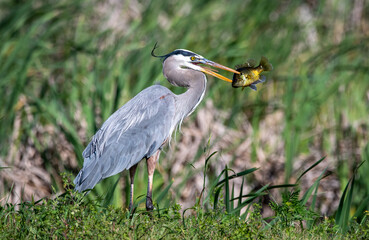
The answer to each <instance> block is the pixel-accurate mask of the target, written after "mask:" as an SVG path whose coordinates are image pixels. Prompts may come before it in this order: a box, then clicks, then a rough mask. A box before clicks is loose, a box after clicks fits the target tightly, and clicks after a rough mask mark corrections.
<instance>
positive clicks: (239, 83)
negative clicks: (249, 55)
mask: <svg viewBox="0 0 369 240" xmlns="http://www.w3.org/2000/svg"><path fill="white" fill-rule="evenodd" d="M255 66H256V62H255V60H253V59H249V60H248V61H247V62H246V63H244V64H241V65H236V66H235V69H236V71H238V72H240V74H237V73H235V74H233V80H232V87H234V88H239V87H242V90H243V89H244V88H245V87H250V88H251V89H252V90H254V91H256V90H257V88H256V84H258V83H262V82H265V79H266V78H265V76H263V75H260V74H261V73H262V72H268V71H272V70H273V66H272V64H271V63H270V62H269V61H268V59H267V58H266V57H261V60H260V63H259V65H258V66H257V67H255Z"/></svg>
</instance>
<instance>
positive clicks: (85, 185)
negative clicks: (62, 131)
mask: <svg viewBox="0 0 369 240" xmlns="http://www.w3.org/2000/svg"><path fill="white" fill-rule="evenodd" d="M163 96H165V97H163ZM174 106H175V97H174V94H173V93H172V92H171V91H170V90H169V89H167V88H165V87H163V86H160V85H155V86H151V87H149V88H146V89H145V90H143V91H142V92H140V93H139V94H137V95H136V96H135V97H134V98H132V99H131V100H130V101H128V102H127V103H126V104H125V105H123V106H122V107H121V108H120V109H118V110H117V111H116V112H115V113H114V114H113V115H111V116H110V117H109V118H108V119H107V120H106V122H105V123H104V124H103V125H102V127H101V128H100V130H99V131H98V132H97V133H96V134H95V135H94V136H93V138H92V140H91V142H90V143H89V144H88V145H87V147H86V149H85V150H84V151H83V153H82V155H83V157H84V159H85V160H84V163H83V168H82V170H81V171H80V172H79V174H78V175H77V177H76V179H75V180H74V184H75V185H76V190H78V191H84V190H86V189H91V188H93V187H94V186H95V185H96V184H97V183H98V182H100V181H101V180H102V179H104V178H107V177H110V176H112V175H115V174H117V173H119V172H121V171H123V170H125V169H129V168H131V167H132V166H133V165H135V164H137V163H138V162H139V161H140V160H141V159H143V158H148V157H150V156H151V155H153V154H154V153H155V151H156V150H157V149H159V148H160V147H161V145H162V144H163V142H164V141H165V139H166V138H168V137H169V136H170V134H171V129H170V126H172V125H173V124H174V116H175V113H174Z"/></svg>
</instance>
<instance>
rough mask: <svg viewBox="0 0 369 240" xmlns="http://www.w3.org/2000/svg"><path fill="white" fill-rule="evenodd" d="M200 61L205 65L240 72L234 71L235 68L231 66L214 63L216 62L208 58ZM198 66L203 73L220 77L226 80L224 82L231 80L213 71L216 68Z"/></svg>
mask: <svg viewBox="0 0 369 240" xmlns="http://www.w3.org/2000/svg"><path fill="white" fill-rule="evenodd" d="M201 63H202V64H206V65H208V66H211V67H216V68H220V69H223V70H226V71H228V72H233V73H236V74H241V73H240V72H238V71H236V70H234V69H232V68H229V67H226V66H223V65H221V64H219V63H216V62H213V61H210V60H207V59H203V61H202V62H201ZM200 68H201V71H202V72H203V73H207V74H209V75H211V76H214V77H216V78H219V79H221V80H223V81H226V82H232V80H231V79H229V78H226V77H224V76H222V75H220V74H219V73H216V72H214V71H216V70H213V69H211V68H207V67H200Z"/></svg>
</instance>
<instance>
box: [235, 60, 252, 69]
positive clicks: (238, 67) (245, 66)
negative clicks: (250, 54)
mask: <svg viewBox="0 0 369 240" xmlns="http://www.w3.org/2000/svg"><path fill="white" fill-rule="evenodd" d="M247 67H249V64H248V63H247V62H246V63H243V64H238V65H236V66H235V67H234V68H235V69H237V70H239V69H240V68H247Z"/></svg>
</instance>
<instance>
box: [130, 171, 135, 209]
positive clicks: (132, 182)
mask: <svg viewBox="0 0 369 240" xmlns="http://www.w3.org/2000/svg"><path fill="white" fill-rule="evenodd" d="M136 168H137V164H136V165H133V166H132V167H131V168H130V169H129V179H130V181H131V192H130V194H129V210H132V207H133V191H134V184H135V173H136Z"/></svg>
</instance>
